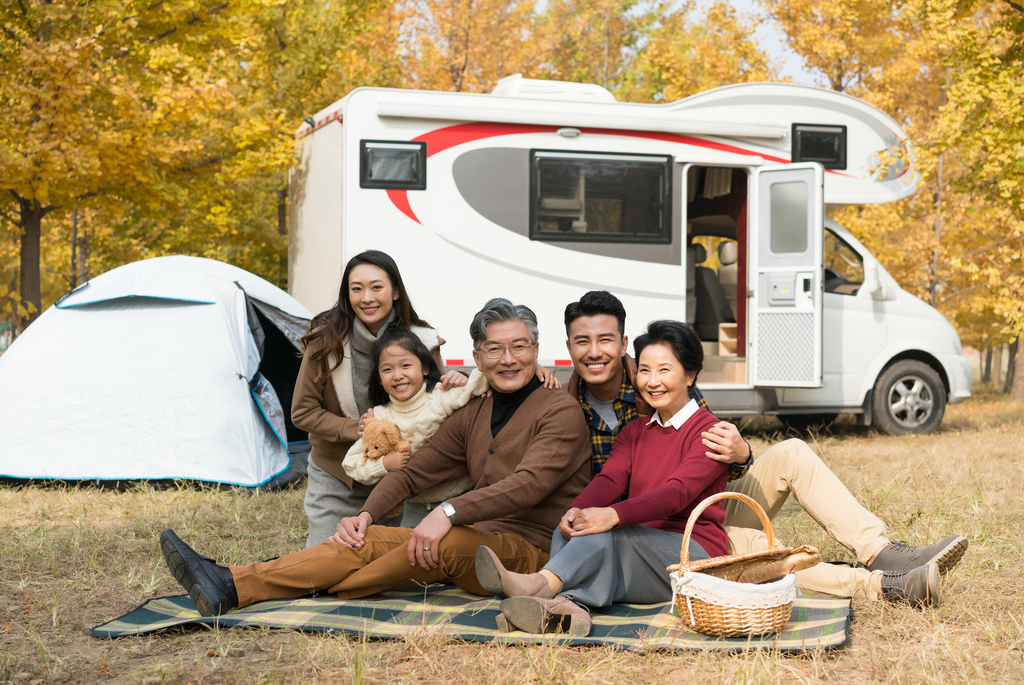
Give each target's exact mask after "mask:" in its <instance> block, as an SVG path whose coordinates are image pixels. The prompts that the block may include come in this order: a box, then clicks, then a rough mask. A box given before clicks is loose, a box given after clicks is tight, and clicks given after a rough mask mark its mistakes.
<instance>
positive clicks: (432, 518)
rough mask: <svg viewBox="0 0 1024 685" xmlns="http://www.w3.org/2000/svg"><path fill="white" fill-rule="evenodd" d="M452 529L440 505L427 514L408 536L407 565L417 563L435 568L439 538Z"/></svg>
mask: <svg viewBox="0 0 1024 685" xmlns="http://www.w3.org/2000/svg"><path fill="white" fill-rule="evenodd" d="M451 529H452V522H451V520H450V519H449V518H448V515H447V514H445V513H444V510H442V509H441V507H435V508H434V510H433V511H431V512H430V513H429V514H427V516H426V518H424V519H423V520H422V521H421V522H420V525H418V526H416V527H415V528H414V529H413V531H412V537H411V538H409V565H410V566H415V565H416V564H419V565H420V566H421V567H423V568H425V569H432V568H437V563H438V547H440V545H441V538H443V537H444V536H445V535H447V534H448V531H450V530H451Z"/></svg>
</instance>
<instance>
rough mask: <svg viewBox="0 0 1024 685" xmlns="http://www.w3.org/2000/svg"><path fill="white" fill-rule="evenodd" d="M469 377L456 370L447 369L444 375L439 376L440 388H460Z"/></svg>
mask: <svg viewBox="0 0 1024 685" xmlns="http://www.w3.org/2000/svg"><path fill="white" fill-rule="evenodd" d="M468 382H469V379H468V378H466V376H465V375H463V374H461V373H459V372H458V371H449V372H448V373H446V374H445V375H443V376H441V389H442V390H451V389H452V388H461V387H462V386H464V385H465V384H466V383H468Z"/></svg>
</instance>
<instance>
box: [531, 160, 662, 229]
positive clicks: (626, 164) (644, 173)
mask: <svg viewBox="0 0 1024 685" xmlns="http://www.w3.org/2000/svg"><path fill="white" fill-rule="evenodd" d="M671 173H672V158H671V157H664V156H656V155H617V154H602V153H566V152H556V151H545V150H534V151H532V152H531V153H530V196H531V203H530V204H531V207H530V238H531V239H533V240H552V241H589V242H629V243H668V242H670V241H671V236H672V233H671V226H670V221H671V216H672V212H671V202H670V198H671V191H670V188H671Z"/></svg>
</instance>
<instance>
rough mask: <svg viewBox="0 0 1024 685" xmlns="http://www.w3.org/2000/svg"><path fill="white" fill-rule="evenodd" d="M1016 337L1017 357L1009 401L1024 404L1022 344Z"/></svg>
mask: <svg viewBox="0 0 1024 685" xmlns="http://www.w3.org/2000/svg"><path fill="white" fill-rule="evenodd" d="M1020 340H1021V339H1020V338H1017V359H1016V361H1015V362H1014V364H1013V368H1014V371H1013V381H1012V383H1011V384H1010V401H1011V402H1013V403H1014V404H1024V349H1021V348H1022V347H1024V345H1021V344H1020Z"/></svg>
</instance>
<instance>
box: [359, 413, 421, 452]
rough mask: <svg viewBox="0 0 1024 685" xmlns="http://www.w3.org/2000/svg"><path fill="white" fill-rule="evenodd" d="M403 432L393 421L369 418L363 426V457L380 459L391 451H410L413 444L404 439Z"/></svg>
mask: <svg viewBox="0 0 1024 685" xmlns="http://www.w3.org/2000/svg"><path fill="white" fill-rule="evenodd" d="M401 438H402V432H401V431H400V430H399V429H398V426H396V425H395V424H394V423H392V422H391V421H385V420H384V419H367V420H366V424H365V425H364V426H363V458H362V461H366V460H367V459H380V458H381V457H383V456H384V455H385V454H388V453H389V452H408V451H410V450H412V445H411V444H410V443H409V441H408V440H402V439H401Z"/></svg>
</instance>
